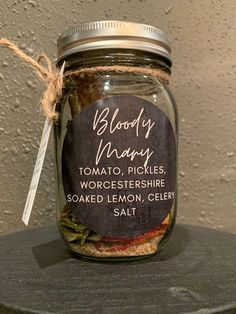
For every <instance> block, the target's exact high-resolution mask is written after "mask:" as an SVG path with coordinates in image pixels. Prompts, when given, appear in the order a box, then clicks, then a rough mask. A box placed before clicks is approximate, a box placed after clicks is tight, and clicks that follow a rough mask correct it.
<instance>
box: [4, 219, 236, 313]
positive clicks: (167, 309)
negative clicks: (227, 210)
mask: <svg viewBox="0 0 236 314" xmlns="http://www.w3.org/2000/svg"><path fill="white" fill-rule="evenodd" d="M0 285H1V287H0V313H1V314H5V313H64V314H70V313H73V314H75V313H79V314H80V313H81V314H85V313H86V314H90V313H91V314H92V313H93V314H100V313H102V314H103V313H104V314H126V313H127V314H139V313H140V314H146V313H147V314H157V313H163V314H172V313H173V314H178V313H185V314H186V313H188V314H190V313H198V314H203V313H228V314H229V313H231V314H233V313H236V236H234V235H231V234H227V233H223V232H219V231H214V230H210V229H204V228H199V227H193V226H186V225H179V226H176V228H175V231H174V233H173V235H172V237H171V239H170V240H169V242H168V244H166V247H165V248H164V250H163V251H162V252H160V254H159V255H158V256H156V257H152V258H150V259H147V260H145V261H140V262H132V263H127V262H126V263H116V264H105V263H94V262H85V261H82V260H79V259H76V258H75V257H73V256H72V255H70V253H69V251H68V249H67V247H66V246H65V244H64V242H63V241H62V240H61V239H60V237H59V234H58V232H57V230H56V227H54V226H49V227H45V228H38V229H32V230H28V231H23V232H18V233H14V234H10V235H7V236H3V237H0Z"/></svg>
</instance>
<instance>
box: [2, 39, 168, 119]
mask: <svg viewBox="0 0 236 314" xmlns="http://www.w3.org/2000/svg"><path fill="white" fill-rule="evenodd" d="M0 45H2V46H4V47H6V48H8V49H10V50H12V51H13V52H14V53H15V54H16V55H17V56H18V57H19V58H20V59H21V60H23V61H24V63H25V64H26V65H28V66H30V67H31V68H32V69H33V70H35V72H36V74H37V76H38V77H39V79H40V80H41V81H42V82H43V83H44V84H45V86H46V89H45V91H44V92H43V95H42V98H41V102H40V103H41V108H42V111H43V114H44V115H45V116H46V117H48V118H49V119H51V120H57V118H58V112H55V111H54V107H55V104H56V103H57V102H58V100H59V99H60V97H61V96H62V89H63V77H69V76H76V75H80V74H82V73H84V74H93V75H96V74H97V73H98V72H109V71H115V72H127V73H139V74H146V75H150V76H153V77H155V78H157V79H159V80H160V81H161V82H163V83H165V84H168V83H169V78H170V75H169V74H168V73H166V72H165V71H163V70H161V69H153V68H151V67H136V66H122V65H111V66H109V65H108V66H96V67H87V68H81V69H78V70H73V71H68V72H66V73H65V74H64V75H63V74H62V73H60V72H59V70H58V69H57V68H56V67H54V66H53V63H52V61H51V60H50V58H49V57H48V56H47V55H46V54H45V53H42V54H40V55H39V56H38V58H37V59H34V58H32V57H30V56H28V55H27V54H26V53H24V52H23V51H22V50H21V49H19V48H18V47H17V46H16V45H15V44H14V43H13V42H11V41H9V40H8V39H6V38H1V39H0ZM42 62H44V64H45V65H43V64H42Z"/></svg>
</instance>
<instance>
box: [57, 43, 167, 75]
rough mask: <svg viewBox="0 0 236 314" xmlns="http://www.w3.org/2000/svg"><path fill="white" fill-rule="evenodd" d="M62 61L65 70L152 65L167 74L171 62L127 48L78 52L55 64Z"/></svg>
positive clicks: (59, 64)
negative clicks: (64, 64) (64, 63)
mask: <svg viewBox="0 0 236 314" xmlns="http://www.w3.org/2000/svg"><path fill="white" fill-rule="evenodd" d="M63 61H65V62H66V66H65V71H69V70H70V71H71V70H76V69H78V68H85V67H96V66H109V65H110V66H111V65H123V66H137V67H152V68H154V69H161V70H163V71H165V72H166V73H168V74H170V73H171V63H170V61H169V60H167V59H166V58H164V57H162V56H158V55H156V54H153V53H149V52H143V51H136V50H129V49H126V50H124V49H123V50H121V49H104V50H91V51H86V52H79V53H76V54H73V55H70V56H68V57H66V58H65V59H63V60H60V61H59V62H58V63H57V66H58V67H60V66H61V65H62V63H63Z"/></svg>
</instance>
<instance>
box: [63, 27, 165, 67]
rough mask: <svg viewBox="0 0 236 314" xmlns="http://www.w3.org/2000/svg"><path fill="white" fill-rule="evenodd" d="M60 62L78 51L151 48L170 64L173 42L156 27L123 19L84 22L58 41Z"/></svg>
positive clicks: (151, 50) (64, 34) (69, 30)
mask: <svg viewBox="0 0 236 314" xmlns="http://www.w3.org/2000/svg"><path fill="white" fill-rule="evenodd" d="M57 48H58V61H60V60H62V59H64V58H65V57H67V56H69V55H72V54H74V53H77V52H81V51H86V50H100V49H109V48H120V49H135V50H141V51H149V52H152V53H154V54H157V55H159V56H163V57H165V58H166V59H167V60H169V61H170V63H171V55H170V54H171V49H170V41H169V39H168V37H167V35H166V34H165V33H164V32H163V31H162V30H160V29H159V28H156V27H154V26H150V25H146V24H140V23H133V22H124V21H99V22H90V23H84V24H81V25H79V26H76V27H73V28H70V29H68V30H66V31H65V32H64V33H63V34H62V35H61V36H60V37H59V38H58V41H57Z"/></svg>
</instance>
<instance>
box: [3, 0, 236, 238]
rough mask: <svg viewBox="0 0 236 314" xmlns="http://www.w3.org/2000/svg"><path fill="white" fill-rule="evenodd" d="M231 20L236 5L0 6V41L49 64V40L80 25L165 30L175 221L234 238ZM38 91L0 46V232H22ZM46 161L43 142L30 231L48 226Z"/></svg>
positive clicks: (208, 0)
mask: <svg viewBox="0 0 236 314" xmlns="http://www.w3.org/2000/svg"><path fill="white" fill-rule="evenodd" d="M235 16H236V1H235V0H227V1H223V0H218V1H217V0H178V1H173V0H172V1H171V0H159V1H157V0H150V1H148V0H147V1H145V0H126V1H125V0H123V1H122V0H114V1H113V0H80V1H79V0H77V1H75V0H71V1H65V0H52V1H49V0H40V1H36V0H35V1H34V0H25V1H24V0H7V1H6V0H0V37H7V38H9V39H13V40H15V41H16V42H17V43H18V45H19V46H20V48H22V49H23V50H24V51H25V52H27V53H29V54H31V55H32V54H34V55H36V54H37V53H39V52H41V51H45V52H46V53H47V54H48V55H49V56H50V57H51V58H55V57H56V40H57V36H58V34H59V33H60V32H62V31H63V30H64V29H65V28H68V27H70V26H73V25H76V24H78V23H81V22H87V21H90V20H100V19H121V20H131V21H136V22H142V23H149V24H152V25H155V26H158V27H160V28H162V29H163V30H164V31H166V32H167V33H168V34H169V35H170V37H171V38H172V46H173V60H174V67H173V76H172V82H171V87H172V91H173V93H174V95H175V98H176V100H177V104H178V107H179V116H180V143H179V144H180V146H179V150H180V157H179V174H180V175H179V215H178V217H179V222H185V223H191V224H195V225H196V224H197V225H203V226H206V227H210V228H218V229H224V230H228V231H231V232H236V105H235V98H236V97H235V96H236V95H235V94H236V92H235V90H236V19H235ZM42 90H43V89H42V86H41V84H40V83H39V82H38V81H37V80H36V78H35V75H34V74H33V73H32V71H31V70H30V69H28V68H26V67H24V66H23V65H22V62H21V61H19V60H18V59H17V58H16V57H13V56H12V54H11V53H9V51H8V50H6V49H3V48H0V106H1V110H0V175H1V177H0V232H11V231H14V230H18V229H23V228H24V225H23V224H22V222H21V215H22V211H23V207H24V202H25V198H26V195H27V192H28V187H29V184H30V179H31V174H32V170H33V165H34V161H35V158H36V154H37V147H38V144H39V139H40V134H41V129H42V124H43V120H44V119H43V118H42V117H41V116H40V114H39V106H38V104H39V99H40V95H41V92H42ZM53 162H54V160H53V141H52V139H51V141H50V146H49V149H48V152H47V156H46V161H45V166H44V169H43V173H42V177H41V181H40V184H39V190H38V193H37V196H36V201H35V206H34V209H33V214H32V218H31V221H30V226H34V225H43V224H46V223H49V222H53V221H54V220H55V210H54V172H53Z"/></svg>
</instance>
